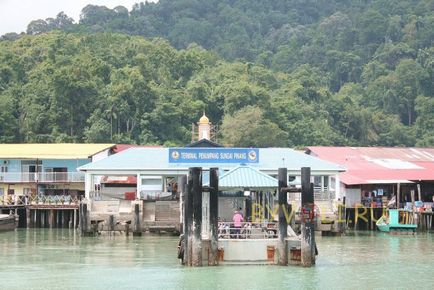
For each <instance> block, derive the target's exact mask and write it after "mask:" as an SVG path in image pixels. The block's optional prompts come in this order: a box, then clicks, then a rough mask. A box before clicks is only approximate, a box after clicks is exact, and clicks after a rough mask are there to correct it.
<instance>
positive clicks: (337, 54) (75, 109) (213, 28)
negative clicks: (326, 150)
mask: <svg viewBox="0 0 434 290" xmlns="http://www.w3.org/2000/svg"><path fill="white" fill-rule="evenodd" d="M433 8H434V1H432V0H414V1H404V2H403V1H386V0H381V1H363V2H354V1H338V0H332V1H303V3H301V2H300V1H295V0H290V1H284V0H277V1H276V0H274V1H271V0H266V1H246V0H244V1H241V0H240V1H229V0H223V1H215V0H206V1H200V2H197V1H187V0H175V1H166V0H161V1H159V2H157V3H141V4H137V5H135V6H134V7H133V9H132V10H131V11H128V10H127V9H126V8H124V7H122V6H118V7H115V8H114V9H108V8H106V7H103V6H93V5H88V6H86V7H84V8H83V10H82V15H81V19H80V20H79V21H78V22H77V23H75V22H74V20H73V19H71V18H69V17H68V16H67V15H65V14H64V13H59V14H58V15H57V16H56V17H54V18H48V19H45V20H43V19H39V20H35V21H32V22H31V23H29V25H28V29H27V32H26V34H22V35H18V34H16V33H15V34H14V33H8V34H5V35H3V36H2V37H1V40H0V120H1V122H2V126H1V127H0V142H2V143H19V142H28V143H31V142H34V143H35V142H36V143H46V142H50V143H51V142H114V143H133V144H134V143H135V144H159V145H166V146H180V145H185V144H187V143H189V141H190V140H191V136H190V132H191V124H192V123H193V122H195V121H196V120H197V119H198V118H199V116H200V115H201V114H202V113H203V111H205V112H206V114H207V116H208V117H209V118H210V120H212V122H213V123H214V124H216V125H218V126H219V134H218V142H219V143H221V144H224V145H230V146H236V147H268V146H274V147H277V146H282V147H284V146H285V147H286V146H287V147H299V148H301V147H304V146H307V145H334V146H337V145H347V146H420V147H430V146H433V145H434V133H433V132H434V121H433V120H434V87H433V86H434V81H433V79H434V66H433V63H434V46H433V42H432V40H433V38H434V34H433V31H434V18H433V16H432V10H433Z"/></svg>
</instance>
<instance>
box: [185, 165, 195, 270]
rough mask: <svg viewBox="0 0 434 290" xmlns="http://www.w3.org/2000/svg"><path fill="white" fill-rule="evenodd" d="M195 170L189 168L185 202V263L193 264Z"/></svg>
mask: <svg viewBox="0 0 434 290" xmlns="http://www.w3.org/2000/svg"><path fill="white" fill-rule="evenodd" d="M192 190H193V170H192V168H190V169H189V173H188V181H187V190H186V194H185V202H184V260H183V262H184V264H185V265H187V266H191V249H192V244H191V243H192V233H193V228H192V224H193V191H192Z"/></svg>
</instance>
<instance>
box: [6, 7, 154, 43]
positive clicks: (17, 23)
mask: <svg viewBox="0 0 434 290" xmlns="http://www.w3.org/2000/svg"><path fill="white" fill-rule="evenodd" d="M138 2H145V0H0V35H3V34H5V33H7V32H17V33H20V32H22V31H26V28H27V24H29V22H30V21H32V20H35V19H45V18H48V17H55V16H56V15H57V13H59V12H60V11H63V12H65V13H66V14H67V15H68V16H69V17H72V18H74V20H75V21H76V22H78V20H79V16H80V11H81V9H82V8H83V7H85V6H86V5H87V4H94V5H104V6H107V7H108V8H114V7H116V6H118V5H122V6H125V7H126V8H128V10H131V8H132V6H133V4H134V3H138ZM148 2H157V1H156V0H151V1H149V0H148Z"/></svg>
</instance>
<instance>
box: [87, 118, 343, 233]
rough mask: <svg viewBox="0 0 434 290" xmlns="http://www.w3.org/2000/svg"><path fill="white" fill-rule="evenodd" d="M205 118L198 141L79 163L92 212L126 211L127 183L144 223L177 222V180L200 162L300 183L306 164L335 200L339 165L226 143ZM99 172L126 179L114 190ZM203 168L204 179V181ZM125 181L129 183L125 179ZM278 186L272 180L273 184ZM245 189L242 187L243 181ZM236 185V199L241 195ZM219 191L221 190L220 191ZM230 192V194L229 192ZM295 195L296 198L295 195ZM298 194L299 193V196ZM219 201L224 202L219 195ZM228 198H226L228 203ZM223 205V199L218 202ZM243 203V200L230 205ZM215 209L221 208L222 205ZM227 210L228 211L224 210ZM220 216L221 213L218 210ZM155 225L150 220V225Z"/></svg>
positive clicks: (128, 203) (321, 189) (279, 150)
mask: <svg viewBox="0 0 434 290" xmlns="http://www.w3.org/2000/svg"><path fill="white" fill-rule="evenodd" d="M207 122H209V120H208V118H207V117H206V116H205V115H204V116H202V118H201V119H200V121H199V122H198V126H197V128H198V130H203V131H204V132H198V133H197V136H199V138H201V139H199V140H196V141H194V142H193V143H192V144H189V145H187V146H186V147H177V148H163V147H151V148H149V147H145V148H130V149H128V150H125V151H123V152H120V153H118V154H115V155H112V156H109V157H108V158H105V159H103V160H99V161H96V162H92V163H89V164H87V165H84V166H81V167H80V168H79V170H81V171H83V172H84V173H85V176H86V177H85V196H86V199H87V200H89V202H90V204H91V205H90V209H91V212H94V213H95V214H97V215H98V216H104V215H106V216H107V215H110V214H112V213H123V212H131V210H132V206H131V191H132V188H131V182H132V183H134V180H135V181H136V184H135V191H134V192H135V199H136V200H141V201H143V203H142V204H143V219H144V221H145V222H147V221H148V222H156V221H161V222H163V221H169V220H170V221H175V220H176V221H177V222H178V221H179V214H180V213H179V211H175V210H173V211H170V209H171V208H172V209H179V203H178V200H179V193H180V191H181V189H180V188H179V186H180V180H181V178H182V177H183V176H185V175H186V174H187V173H188V169H189V167H202V168H203V169H204V171H205V172H206V171H207V170H208V169H209V168H211V167H218V168H219V172H220V175H221V176H222V175H223V174H225V173H228V172H230V171H231V170H234V169H236V168H239V166H240V165H243V166H244V165H245V166H248V167H250V168H253V169H255V171H258V172H260V173H262V174H266V175H269V176H271V177H277V172H278V168H281V167H285V168H287V169H288V181H289V182H290V184H293V185H297V184H300V175H301V173H300V169H301V168H302V167H310V168H311V174H312V176H314V177H313V179H312V181H315V189H316V193H317V196H316V197H315V198H316V200H317V199H319V198H317V197H321V196H323V197H326V198H327V199H328V200H339V199H341V198H342V194H341V192H340V191H339V189H340V187H339V186H336V185H338V184H340V181H339V172H341V171H343V170H344V168H343V167H341V166H338V165H336V164H333V163H331V162H327V161H324V160H321V159H319V158H316V157H313V156H309V155H306V154H304V153H303V152H299V151H296V150H293V149H290V148H228V147H222V146H221V145H219V144H217V143H216V142H214V141H212V140H210V139H209V138H210V137H211V136H214V134H213V133H212V132H210V130H211V126H207V124H206V123H207ZM101 176H105V177H106V178H109V179H111V180H125V183H124V184H123V185H122V187H121V186H120V185H119V190H118V191H113V190H104V189H103V186H104V185H103V184H101V182H100V181H101V180H103V179H101ZM206 178H207V176H206V173H205V174H204V183H206ZM128 180H129V186H128V187H126V186H125V185H126V182H127V181H128ZM276 186H277V184H276ZM246 188H247V186H246ZM242 191H243V190H242V189H241V188H240V190H239V192H238V193H237V194H239V196H238V197H239V198H240V200H242V199H243V195H242ZM221 194H224V193H221ZM232 194H233V193H232ZM270 194H272V192H264V195H262V199H265V198H268V199H270V198H271V197H270ZM295 198H297V197H295ZM298 199H299V196H298ZM219 202H221V203H225V201H224V199H221V200H220V201H219ZM228 203H229V202H228ZM222 205H223V204H222ZM238 205H239V206H240V207H242V208H244V207H245V206H244V205H243V204H242V203H237V204H236V205H235V204H234V205H233V206H231V208H230V210H232V208H233V207H235V206H236V207H238ZM220 208H222V209H224V208H225V206H221V207H220ZM228 212H229V210H228ZM220 214H221V215H222V216H224V215H225V214H224V213H223V212H221V213H220ZM153 225H155V224H151V226H153Z"/></svg>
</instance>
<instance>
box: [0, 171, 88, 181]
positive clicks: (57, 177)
mask: <svg viewBox="0 0 434 290" xmlns="http://www.w3.org/2000/svg"><path fill="white" fill-rule="evenodd" d="M0 182H17V183H19V182H41V183H44V182H45V183H55V182H84V172H1V173H0Z"/></svg>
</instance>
